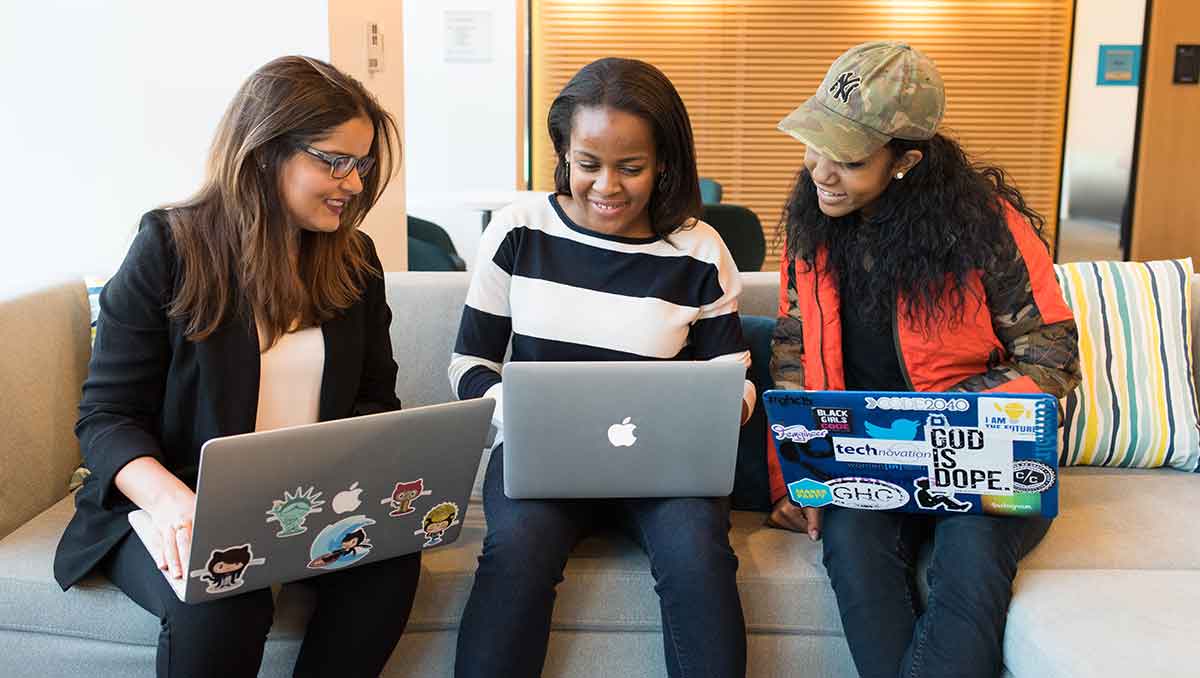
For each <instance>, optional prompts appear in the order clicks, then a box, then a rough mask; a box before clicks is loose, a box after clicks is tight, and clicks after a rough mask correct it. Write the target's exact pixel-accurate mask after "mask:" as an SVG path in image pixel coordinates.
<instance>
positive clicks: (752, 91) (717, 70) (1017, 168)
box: [529, 0, 1072, 269]
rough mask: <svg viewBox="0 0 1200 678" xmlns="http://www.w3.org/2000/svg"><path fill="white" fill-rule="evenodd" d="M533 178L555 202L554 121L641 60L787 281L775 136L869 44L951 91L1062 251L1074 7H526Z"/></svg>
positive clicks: (984, 154) (989, 2)
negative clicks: (552, 113) (598, 83)
mask: <svg viewBox="0 0 1200 678" xmlns="http://www.w3.org/2000/svg"><path fill="white" fill-rule="evenodd" d="M529 1H530V3H531V4H530V11H531V16H532V22H531V24H532V34H531V39H532V58H531V60H530V61H531V73H532V91H531V94H532V97H531V99H532V111H531V113H530V115H531V117H532V122H533V126H532V130H533V131H532V134H533V138H532V157H531V162H532V167H531V169H532V178H533V185H534V188H535V189H537V190H553V186H554V182H553V169H554V157H553V148H552V147H551V145H550V140H549V137H548V135H547V133H546V111H547V109H548V108H549V106H550V102H551V101H553V100H554V96H555V95H556V94H557V93H558V91H559V90H560V89H561V88H562V86H563V85H564V84H566V81H567V80H568V79H569V78H570V77H571V75H573V74H574V73H575V71H576V70H578V69H579V68H580V67H581V66H583V65H584V64H587V63H588V62H590V61H592V60H594V59H597V58H600V57H604V56H625V57H633V58H638V59H643V60H645V61H649V62H650V63H653V64H654V65H656V66H658V67H659V68H660V69H662V70H663V72H664V73H666V74H667V76H668V77H670V78H671V80H672V82H674V83H675V86H676V87H677V88H678V90H679V93H680V94H681V95H682V97H683V99H684V101H685V102H686V103H687V107H688V113H689V115H690V116H691V120H692V126H693V128H694V132H695V138H696V152H697V156H698V162H699V169H700V176H702V177H711V178H713V179H716V180H717V181H719V182H721V184H722V185H723V186H724V189H725V195H724V198H723V202H730V203H736V204H741V205H745V206H747V207H749V208H751V209H752V210H754V211H755V212H756V213H757V214H758V216H759V218H760V219H761V220H762V223H763V226H764V229H765V230H766V232H767V243H768V247H769V253H768V255H767V263H766V265H765V268H768V269H774V268H776V267H777V266H778V258H779V251H778V242H777V239H776V237H775V232H776V225H777V223H778V221H779V215H780V211H781V208H782V206H783V203H784V200H785V199H786V197H787V192H788V189H789V188H790V186H791V183H792V180H793V178H794V176H795V173H796V171H797V170H798V169H799V167H800V163H801V158H802V157H803V154H804V149H803V147H802V146H801V145H800V144H799V143H798V142H796V141H794V140H792V138H791V137H789V136H787V135H785V134H783V133H781V132H778V131H776V129H775V125H776V123H778V122H779V120H780V119H781V118H783V117H784V116H785V115H786V114H787V113H788V112H789V111H791V110H792V109H793V108H795V107H796V106H798V105H799V104H801V103H802V102H803V101H804V100H805V99H807V98H808V97H809V96H811V95H812V93H813V92H814V90H815V89H816V87H817V85H819V84H820V82H821V79H822V77H823V76H824V75H825V70H826V69H827V68H828V67H829V64H830V63H832V61H833V60H834V59H835V58H836V57H837V56H838V55H839V54H841V53H842V52H843V51H845V50H846V49H847V48H849V47H851V46H853V45H855V44H858V43H860V42H866V41H868V40H905V41H908V42H909V43H910V44H912V45H913V46H914V47H917V48H918V49H920V50H922V51H924V52H925V53H926V54H928V55H929V56H930V57H932V58H933V60H934V61H935V62H937V64H938V67H939V68H940V70H941V72H942V75H943V78H944V79H945V82H946V91H947V113H946V118H945V122H944V130H945V131H947V132H948V133H949V134H951V135H952V136H956V137H957V138H958V139H959V140H960V141H962V142H963V144H964V146H965V147H966V148H967V150H968V152H970V153H971V154H972V155H974V156H975V157H976V158H977V159H980V160H986V161H988V162H991V163H995V164H998V165H1000V166H1002V167H1004V168H1005V169H1007V170H1008V171H1009V172H1011V173H1012V175H1013V176H1014V178H1015V180H1016V183H1017V186H1018V187H1019V188H1020V189H1021V190H1022V192H1023V193H1024V195H1025V197H1026V199H1027V201H1028V202H1029V203H1030V205H1031V206H1032V207H1033V208H1034V209H1036V210H1037V211H1038V212H1040V213H1041V214H1043V215H1044V216H1046V218H1047V222H1048V223H1047V233H1046V235H1047V239H1048V240H1049V241H1050V242H1054V238H1053V236H1054V227H1055V224H1054V217H1055V215H1056V213H1057V211H1058V210H1057V200H1058V187H1059V177H1060V173H1061V170H1060V161H1061V156H1062V140H1063V119H1064V106H1065V103H1066V91H1067V81H1068V73H1067V64H1068V55H1069V51H1070V43H1071V19H1072V0H821V1H820V2H816V1H809V0H728V1H720V0H687V1H683V0H529Z"/></svg>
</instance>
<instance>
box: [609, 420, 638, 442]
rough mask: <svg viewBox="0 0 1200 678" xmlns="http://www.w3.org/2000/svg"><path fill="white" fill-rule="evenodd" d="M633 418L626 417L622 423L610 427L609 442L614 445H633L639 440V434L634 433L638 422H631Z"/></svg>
mask: <svg viewBox="0 0 1200 678" xmlns="http://www.w3.org/2000/svg"><path fill="white" fill-rule="evenodd" d="M631 418H632V417H625V420H624V421H622V422H621V423H619V424H613V425H612V426H609V427H608V442H610V443H612V446H613V447H632V446H633V444H634V443H636V442H637V436H635V435H633V429H635V428H637V424H631V423H629V420H630V419H631Z"/></svg>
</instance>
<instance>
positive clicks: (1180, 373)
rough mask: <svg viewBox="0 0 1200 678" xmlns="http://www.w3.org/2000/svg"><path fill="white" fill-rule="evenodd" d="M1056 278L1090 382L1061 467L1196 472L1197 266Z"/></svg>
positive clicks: (1071, 416)
mask: <svg viewBox="0 0 1200 678" xmlns="http://www.w3.org/2000/svg"><path fill="white" fill-rule="evenodd" d="M1055 268H1056V270H1057V273H1058V280H1059V284H1061V285H1062V289H1063V294H1064V295H1065V296H1066V299H1067V303H1068V304H1069V305H1070V306H1071V308H1072V309H1073V310H1074V311H1075V321H1076V322H1077V323H1078V325H1079V362H1080V368H1081V370H1082V372H1083V382H1082V383H1081V384H1080V386H1079V388H1077V389H1076V390H1075V391H1074V392H1072V393H1071V394H1070V395H1068V396H1067V399H1066V403H1065V414H1064V416H1063V427H1062V429H1061V435H1062V441H1061V442H1062V444H1061V446H1060V448H1059V449H1060V450H1061V453H1060V459H1059V463H1060V464H1061V465H1064V466H1071V465H1078V466H1116V467H1138V468H1154V467H1159V466H1172V467H1175V468H1178V469H1182V470H1185V471H1196V470H1197V462H1198V461H1200V428H1198V426H1197V419H1198V415H1197V402H1196V384H1195V378H1194V376H1193V371H1192V370H1193V365H1192V332H1191V324H1190V318H1191V313H1192V309H1191V293H1190V285H1191V278H1192V260H1191V259H1178V260H1172V261H1152V262H1132V261H1131V262H1113V261H1102V262H1081V263H1073V264H1062V265H1059V266H1056V267H1055Z"/></svg>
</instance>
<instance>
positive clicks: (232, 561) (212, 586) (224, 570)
mask: <svg viewBox="0 0 1200 678" xmlns="http://www.w3.org/2000/svg"><path fill="white" fill-rule="evenodd" d="M265 562H267V560H266V558H255V557H254V551H253V549H251V548H250V544H241V545H239V546H227V547H225V548H223V549H213V550H212V552H211V553H209V555H208V563H207V564H206V565H205V566H204V569H203V570H196V571H194V572H192V573H191V576H193V577H199V578H200V580H201V581H203V582H206V583H207V584H208V586H207V587H205V589H204V592H205V593H225V592H227V591H233V590H235V589H239V588H241V587H242V584H245V583H246V582H245V580H244V579H243V577H244V576H245V574H246V570H248V569H249V568H250V567H252V566H254V565H262V564H263V563H265Z"/></svg>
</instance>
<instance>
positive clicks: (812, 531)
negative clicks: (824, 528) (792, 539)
mask: <svg viewBox="0 0 1200 678" xmlns="http://www.w3.org/2000/svg"><path fill="white" fill-rule="evenodd" d="M767 527H777V528H780V529H783V530H791V531H793V532H804V533H806V534H808V538H809V539H812V540H813V541H816V540H818V539H820V538H821V509H819V508H813V507H811V506H806V507H804V508H800V507H799V506H795V505H793V504H792V502H790V501H788V498H787V497H784V498H782V499H780V500H779V501H777V502H775V508H774V509H772V510H771V515H769V516H767Z"/></svg>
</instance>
